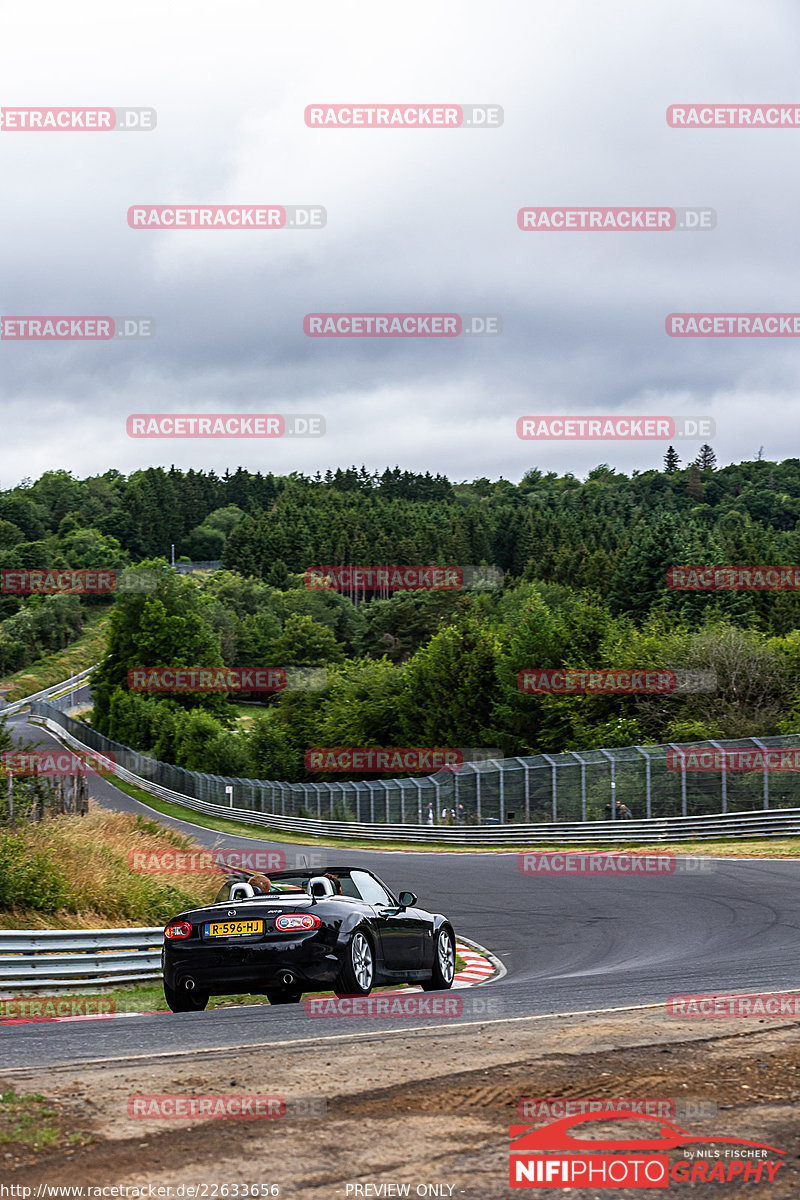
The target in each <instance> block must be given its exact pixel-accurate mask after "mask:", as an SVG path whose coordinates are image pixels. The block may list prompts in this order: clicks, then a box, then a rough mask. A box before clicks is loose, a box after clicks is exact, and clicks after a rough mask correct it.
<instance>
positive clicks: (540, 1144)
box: [509, 1111, 785, 1154]
mask: <svg viewBox="0 0 800 1200" xmlns="http://www.w3.org/2000/svg"><path fill="white" fill-rule="evenodd" d="M653 1119H654V1118H653V1117H648V1116H646V1115H643V1114H642V1113H632V1112H625V1111H615V1112H603V1113H593V1114H592V1115H591V1116H587V1115H586V1114H585V1113H578V1114H577V1116H573V1117H562V1119H561V1120H560V1121H553V1122H552V1124H550V1125H543V1126H541V1127H540V1128H537V1127H536V1126H535V1125H511V1126H510V1127H509V1137H510V1138H511V1152H512V1153H514V1154H517V1153H528V1152H536V1151H539V1152H541V1151H544V1150H562V1151H563V1150H573V1151H584V1152H585V1151H586V1150H662V1151H663V1150H674V1149H676V1147H678V1146H685V1145H687V1144H689V1143H690V1142H727V1143H729V1144H732V1145H736V1146H757V1147H758V1148H759V1149H760V1150H771V1151H773V1152H774V1153H775V1154H784V1153H785V1151H783V1150H778V1149H777V1147H775V1146H767V1145H765V1144H764V1143H763V1142H749V1141H747V1140H746V1139H744V1138H730V1137H719V1136H713V1137H698V1136H697V1135H696V1134H693V1133H689V1131H688V1130H686V1129H681V1128H680V1126H678V1125H670V1124H666V1123H665V1124H663V1125H662V1126H661V1129H660V1131H659V1135H658V1137H649V1138H634V1139H631V1140H630V1141H606V1140H605V1139H604V1138H580V1137H573V1136H572V1135H571V1134H570V1133H569V1130H570V1129H571V1128H572V1126H573V1125H582V1124H584V1123H585V1122H588V1121H648V1122H650V1123H652V1122H653Z"/></svg>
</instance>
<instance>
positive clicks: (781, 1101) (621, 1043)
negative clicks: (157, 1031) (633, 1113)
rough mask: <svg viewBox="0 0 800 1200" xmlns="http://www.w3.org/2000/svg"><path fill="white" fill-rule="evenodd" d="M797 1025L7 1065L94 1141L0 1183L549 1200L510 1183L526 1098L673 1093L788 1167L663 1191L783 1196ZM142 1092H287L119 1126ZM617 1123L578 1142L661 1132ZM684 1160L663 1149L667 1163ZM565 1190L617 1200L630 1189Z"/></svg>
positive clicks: (623, 1022) (799, 1065)
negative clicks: (220, 1113)
mask: <svg viewBox="0 0 800 1200" xmlns="http://www.w3.org/2000/svg"><path fill="white" fill-rule="evenodd" d="M187 1019H192V1020H194V1019H202V1015H201V1014H198V1018H195V1017H194V1016H192V1017H191V1018H187ZM799 1028H800V1023H798V1022H796V1021H795V1022H790V1021H768V1020H767V1021H764V1020H756V1021H753V1020H693V1021H692V1020H676V1019H674V1018H669V1017H667V1016H666V1015H665V1014H664V1012H663V1010H662V1009H660V1008H658V1009H638V1010H635V1011H630V1010H629V1011H626V1012H621V1013H617V1014H608V1013H606V1014H602V1013H601V1014H596V1015H592V1016H588V1017H587V1016H583V1017H580V1018H577V1017H576V1018H566V1017H548V1018H525V1019H519V1020H506V1021H498V1022H493V1023H491V1024H487V1025H484V1026H470V1027H465V1026H462V1027H461V1028H454V1027H452V1026H450V1027H448V1028H443V1029H441V1030H439V1029H435V1030H429V1029H426V1030H421V1029H419V1030H414V1029H408V1028H404V1029H398V1030H396V1031H392V1033H391V1034H390V1035H388V1036H387V1035H386V1034H367V1035H365V1036H358V1035H355V1036H354V1035H346V1034H345V1035H334V1036H332V1037H330V1038H329V1039H327V1040H326V1039H317V1040H313V1041H312V1040H309V1041H304V1042H299V1043H293V1044H287V1043H283V1044H280V1043H273V1044H272V1045H263V1046H257V1047H252V1048H249V1049H248V1050H247V1051H246V1052H243V1051H240V1050H233V1051H225V1052H215V1053H205V1054H175V1055H170V1056H167V1057H159V1058H156V1059H147V1060H134V1059H119V1060H114V1061H107V1062H104V1063H103V1064H99V1065H88V1066H85V1067H75V1066H66V1067H58V1068H49V1069H47V1070H40V1069H33V1068H30V1069H26V1070H17V1071H8V1072H4V1073H3V1074H2V1075H0V1091H4V1092H5V1091H8V1090H10V1089H14V1090H15V1091H16V1092H17V1093H27V1092H37V1093H41V1094H42V1095H44V1096H45V1097H46V1098H47V1100H48V1102H49V1104H50V1108H51V1110H53V1111H55V1112H56V1113H57V1121H58V1123H59V1126H60V1127H61V1129H62V1130H64V1131H66V1130H69V1131H70V1132H71V1133H72V1134H73V1135H75V1134H80V1135H82V1136H86V1137H89V1138H91V1139H92V1140H91V1143H90V1144H88V1145H85V1146H78V1147H76V1148H73V1149H66V1148H64V1146H63V1145H62V1146H61V1147H58V1146H55V1147H53V1148H51V1149H45V1150H41V1151H39V1152H38V1153H34V1152H32V1151H30V1150H26V1149H25V1148H24V1147H21V1146H19V1145H14V1144H6V1145H0V1177H2V1178H4V1179H5V1181H6V1182H7V1183H13V1184H16V1185H22V1186H29V1187H33V1188H34V1192H33V1193H32V1194H33V1195H35V1188H36V1186H37V1185H40V1184H50V1185H64V1186H70V1185H83V1186H84V1187H87V1186H90V1185H94V1186H106V1187H109V1186H114V1185H116V1186H121V1185H127V1186H129V1187H142V1186H143V1185H146V1184H148V1183H149V1184H165V1185H171V1189H172V1190H171V1192H168V1193H164V1195H166V1196H180V1195H181V1194H182V1193H181V1192H180V1191H179V1190H176V1189H177V1188H178V1185H180V1184H184V1185H188V1184H205V1185H207V1189H206V1193H205V1194H206V1195H207V1196H208V1197H210V1198H211V1200H214V1196H215V1195H217V1196H220V1195H221V1196H225V1195H226V1192H225V1191H224V1190H222V1185H228V1190H227V1195H229V1196H231V1197H233V1196H235V1195H236V1193H235V1191H234V1187H233V1185H238V1186H239V1192H238V1195H239V1196H242V1195H244V1187H245V1185H248V1186H252V1185H255V1184H257V1185H267V1184H275V1185H277V1186H278V1188H279V1193H278V1194H279V1195H280V1196H281V1197H288V1198H290V1200H294V1198H295V1197H298V1198H299V1200H333V1198H339V1197H341V1198H342V1200H346V1197H348V1196H353V1197H359V1198H362V1197H377V1196H392V1195H397V1194H402V1193H398V1191H397V1190H396V1189H394V1188H392V1187H388V1186H387V1185H402V1184H409V1185H410V1192H409V1193H408V1194H410V1195H411V1196H415V1195H419V1196H422V1195H434V1196H453V1197H468V1198H469V1200H473V1198H474V1200H480V1198H483V1197H486V1198H488V1200H494V1198H496V1197H500V1196H506V1197H507V1196H510V1195H512V1194H516V1195H519V1194H526V1193H527V1195H531V1196H536V1197H539V1196H541V1197H545V1196H553V1195H554V1194H557V1192H558V1191H559V1190H560V1191H562V1192H565V1189H555V1192H554V1189H552V1188H547V1189H545V1188H540V1187H536V1186H528V1187H526V1189H525V1192H519V1191H517V1190H516V1189H514V1191H513V1193H512V1190H511V1189H510V1188H509V1185H508V1126H509V1125H510V1124H519V1123H533V1122H534V1119H533V1118H528V1119H527V1120H526V1118H525V1117H523V1116H521V1115H518V1111H519V1110H518V1103H519V1101H520V1099H521V1098H523V1097H574V1098H578V1097H588V1098H598V1099H600V1098H612V1097H613V1098H624V1097H628V1098H652V1099H667V1098H672V1099H674V1100H676V1101H678V1102H682V1106H679V1109H678V1113H677V1115H672V1116H669V1115H668V1116H667V1117H666V1119H667V1120H668V1121H672V1122H674V1123H675V1124H678V1125H680V1126H681V1127H682V1128H685V1129H687V1130H689V1131H690V1132H691V1133H692V1134H698V1135H712V1134H716V1135H719V1136H723V1137H739V1138H744V1139H748V1140H752V1141H757V1142H763V1143H767V1144H769V1145H770V1146H774V1147H778V1148H779V1149H781V1150H783V1151H784V1152H785V1153H784V1154H783V1155H774V1154H772V1155H770V1156H769V1157H770V1159H771V1161H773V1162H774V1161H782V1162H784V1164H785V1165H783V1166H782V1167H781V1168H780V1169H779V1170H778V1173H777V1176H776V1177H775V1179H774V1181H773V1182H772V1183H768V1182H766V1178H765V1180H764V1181H763V1182H761V1183H756V1182H754V1181H752V1180H749V1181H748V1182H747V1183H728V1184H717V1183H702V1182H695V1183H694V1184H692V1183H685V1184H684V1183H675V1182H672V1183H671V1184H670V1191H671V1194H673V1195H677V1196H693V1197H715V1196H717V1195H719V1196H726V1197H731V1198H735V1197H738V1196H744V1195H745V1194H746V1195H747V1196H763V1197H764V1198H765V1200H767V1198H768V1200H788V1198H789V1197H792V1198H794V1197H796V1196H797V1195H798V1194H799V1193H800V1177H799V1176H800V1171H799V1170H798V1168H799V1167H800V1127H799V1126H798V1120H797V1116H796V1113H797V1108H798V1103H800V1038H799V1037H798V1029H799ZM152 1094H171V1095H172V1094H180V1095H182V1096H189V1095H195V1096H199V1095H204V1096H207V1095H210V1094H214V1095H216V1094H223V1095H242V1094H260V1095H270V1096H283V1097H285V1098H286V1099H287V1103H288V1107H289V1110H290V1111H289V1112H288V1113H287V1116H286V1117H285V1118H283V1119H279V1120H259V1119H230V1118H228V1119H218V1120H203V1119H197V1118H195V1119H189V1118H177V1119H157V1120H154V1119H147V1118H132V1117H129V1116H128V1109H127V1104H128V1099H129V1097H131V1096H134V1095H138V1096H141V1095H152ZM321 1099H324V1101H325V1105H324V1109H325V1111H324V1115H322V1114H321V1113H320V1112H319V1107H320V1103H321ZM301 1101H310V1102H312V1103H311V1105H310V1109H307V1110H306V1111H307V1115H305V1116H302V1115H297V1114H296V1112H295V1107H296V1104H297V1102H301ZM690 1101H691V1102H697V1101H703V1102H705V1105H706V1109H705V1110H704V1112H703V1113H702V1114H701V1116H700V1117H699V1118H698V1119H693V1117H692V1116H691V1115H687V1110H686V1104H687V1103H688V1102H690ZM709 1105H716V1115H712V1113H711V1112H710V1111H708V1108H709ZM689 1112H690V1113H691V1110H689ZM556 1115H560V1114H556ZM546 1119H548V1118H544V1119H542V1118H540V1119H539V1120H538V1121H536V1122H535V1123H537V1124H539V1123H541V1122H542V1120H546ZM549 1119H550V1120H553V1119H556V1118H555V1116H551V1117H550V1118H549ZM628 1124H630V1125H633V1124H635V1122H630V1123H629V1122H622V1123H619V1124H617V1125H615V1126H613V1127H611V1126H608V1125H604V1126H603V1127H602V1130H599V1129H598V1128H597V1127H595V1129H594V1130H590V1129H588V1128H587V1127H586V1126H584V1128H583V1130H582V1131H581V1135H582V1136H598V1135H599V1134H600V1133H601V1134H602V1135H603V1136H606V1137H609V1136H611V1137H626V1136H637V1135H638V1136H640V1137H641V1136H647V1137H651V1136H653V1133H654V1131H655V1129H656V1126H655V1125H648V1126H647V1128H646V1130H644V1131H643V1130H642V1128H641V1127H640V1129H639V1130H638V1131H637V1134H632V1133H631V1132H630V1131H629V1130H628V1129H623V1128H622V1125H628ZM4 1156H5V1157H4ZM682 1157H684V1153H683V1151H682V1150H673V1151H671V1152H670V1161H671V1162H672V1163H674V1162H676V1161H678V1159H680V1158H682ZM214 1185H218V1186H217V1188H216V1190H215V1187H214ZM382 1185H383V1186H382ZM434 1189H436V1190H434ZM9 1194H10V1193H9ZM15 1194H16V1195H18V1196H21V1195H24V1193H22V1192H17V1193H15ZM74 1194H75V1193H73V1195H74ZM183 1194H186V1193H183ZM261 1194H264V1193H263V1192H262V1193H261ZM566 1194H568V1195H569V1196H570V1197H571V1198H573V1200H589V1198H590V1197H592V1198H594V1197H606V1198H608V1200H616V1198H617V1197H628V1196H641V1195H642V1189H611V1190H605V1191H600V1190H598V1189H596V1188H593V1189H590V1190H586V1189H582V1188H573V1189H571V1190H568V1191H566ZM651 1194H652V1193H651Z"/></svg>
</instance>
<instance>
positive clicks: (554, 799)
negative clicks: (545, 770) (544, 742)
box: [542, 754, 558, 825]
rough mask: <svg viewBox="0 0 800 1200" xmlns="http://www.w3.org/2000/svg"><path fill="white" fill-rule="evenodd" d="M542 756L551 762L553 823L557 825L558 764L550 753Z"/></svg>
mask: <svg viewBox="0 0 800 1200" xmlns="http://www.w3.org/2000/svg"><path fill="white" fill-rule="evenodd" d="M542 758H543V759H544V760H545V762H549V763H550V770H551V772H552V793H553V824H554V825H555V823H556V821H557V820H558V785H557V783H556V764H555V761H554V760H553V759H552V758H551V757H550V755H549V754H543V755H542Z"/></svg>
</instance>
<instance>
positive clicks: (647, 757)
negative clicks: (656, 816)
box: [634, 746, 652, 821]
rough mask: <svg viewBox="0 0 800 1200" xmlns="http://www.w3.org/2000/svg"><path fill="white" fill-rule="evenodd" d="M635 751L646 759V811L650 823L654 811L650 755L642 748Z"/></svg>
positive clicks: (635, 748)
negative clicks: (651, 791) (651, 792)
mask: <svg viewBox="0 0 800 1200" xmlns="http://www.w3.org/2000/svg"><path fill="white" fill-rule="evenodd" d="M634 750H638V751H639V753H640V754H641V755H642V757H643V758H644V794H645V804H646V810H645V811H646V812H647V819H648V821H649V820H650V816H651V809H652V805H651V800H650V755H649V754H648V753H647V752H646V751H645V750H643V749H642V747H641V746H634Z"/></svg>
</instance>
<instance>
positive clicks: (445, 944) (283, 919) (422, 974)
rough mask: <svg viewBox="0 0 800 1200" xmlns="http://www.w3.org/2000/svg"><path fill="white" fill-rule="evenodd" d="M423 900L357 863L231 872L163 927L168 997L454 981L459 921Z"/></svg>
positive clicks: (356, 992)
mask: <svg viewBox="0 0 800 1200" xmlns="http://www.w3.org/2000/svg"><path fill="white" fill-rule="evenodd" d="M259 881H260V889H261V890H259ZM416 903H417V898H416V896H415V895H414V893H413V892H401V893H400V895H399V896H398V897H397V899H395V897H394V896H393V895H392V893H391V892H390V891H389V889H388V888H387V887H386V886H385V884H383V883H381V881H380V879H378V877H377V875H373V874H372V872H371V871H365V870H363V869H361V868H358V869H356V868H355V867H352V868H351V867H327V868H324V869H322V868H319V869H315V870H300V871H298V870H294V871H275V872H273V873H272V874H271V875H270V877H269V879H267V878H266V877H264V876H255V877H253V882H252V883H246V882H244V881H241V880H239V881H233V880H228V882H227V883H226V884H225V886H224V887H223V888H222V889H221V890H220V892H219V895H218V896H217V899H216V902H215V903H214V904H210V905H209V906H208V907H207V908H197V909H192V910H191V911H190V912H184V913H180V914H179V915H178V916H177V917H175V918H174V919H173V920H172V921H170V923H169V925H167V927H166V929H165V930H164V949H163V951H162V956H161V961H162V967H163V970H164V994H165V995H166V998H167V1004H168V1005H169V1006H170V1008H171V1009H172V1011H173V1012H192V1011H196V1010H199V1009H203V1008H205V1006H206V1005H207V1003H208V998H209V996H211V995H215V996H222V995H226V994H229V993H231V992H254V993H257V994H265V995H266V996H267V999H268V1000H269V1002H270V1004H292V1003H297V1002H298V1001H299V999H300V997H301V995H302V994H303V992H314V991H317V992H319V991H327V990H329V989H332V990H333V991H334V992H336V994H337V995H340V996H366V995H368V994H369V992H370V991H371V990H372V988H373V987H375V986H378V985H382V984H392V983H418V984H421V985H422V987H423V988H424V989H425V990H426V991H430V990H434V989H436V990H440V989H443V988H449V987H451V985H452V983H453V975H454V974H455V934H454V932H453V927H452V925H451V924H450V922H449V921H448V920H447V918H446V917H443V916H441V915H440V914H438V913H429V912H425V910H424V909H422V908H416V907H415V905H416Z"/></svg>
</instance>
